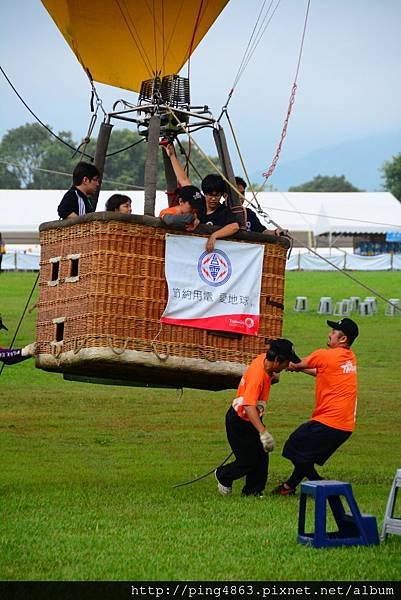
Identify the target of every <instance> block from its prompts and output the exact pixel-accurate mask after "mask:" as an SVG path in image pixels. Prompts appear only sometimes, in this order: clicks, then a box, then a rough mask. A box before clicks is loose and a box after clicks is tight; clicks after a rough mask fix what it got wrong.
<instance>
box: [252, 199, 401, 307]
mask: <svg viewBox="0 0 401 600" xmlns="http://www.w3.org/2000/svg"><path fill="white" fill-rule="evenodd" d="M258 206H259V207H260V205H259V203H258ZM258 212H260V214H262V215H263V216H264V217H265V218H266V219H268V220H269V223H272V224H273V225H276V227H280V225H278V224H277V223H276V222H275V221H274V220H273V219H272V218H271V217H270V216H269V215H268V214H267V213H266V212H265V211H263V210H262V209H260V210H259V211H258ZM291 237H292V239H293V240H294V241H296V242H298V244H300V245H301V246H302V247H303V248H306V249H307V250H309V252H312V254H314V255H315V256H317V257H319V258H321V259H322V260H323V261H324V262H326V263H327V264H328V265H330V266H332V267H334V269H336V270H337V271H339V272H340V273H342V274H343V275H344V276H345V277H348V278H349V279H351V280H352V281H353V282H354V283H356V284H357V285H359V286H361V287H363V288H365V289H366V290H368V291H369V292H371V293H372V294H374V295H375V296H377V297H378V298H380V299H381V300H383V301H384V302H386V304H389V305H390V306H394V307H395V309H396V310H398V311H399V312H401V309H400V308H399V307H397V306H395V305H394V304H393V303H392V302H390V301H389V299H388V298H386V297H385V296H383V294H380V292H378V291H377V290H375V289H374V288H372V287H370V286H369V285H367V284H366V283H363V282H362V281H360V280H359V279H358V278H357V277H355V276H354V275H351V273H349V272H347V271H345V270H344V269H341V268H340V267H338V266H337V265H336V264H334V263H333V262H331V261H330V260H329V259H328V258H326V257H324V256H322V255H321V254H319V252H317V251H316V250H314V249H313V248H311V247H310V246H308V244H305V243H304V242H303V241H302V240H300V239H299V238H297V237H296V236H295V235H293V234H292V233H291Z"/></svg>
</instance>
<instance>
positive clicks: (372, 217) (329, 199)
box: [258, 192, 401, 235]
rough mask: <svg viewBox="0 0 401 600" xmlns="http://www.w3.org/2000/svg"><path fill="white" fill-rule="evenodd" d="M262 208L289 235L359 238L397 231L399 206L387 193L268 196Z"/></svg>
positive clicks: (262, 199) (400, 214) (263, 196)
mask: <svg viewBox="0 0 401 600" xmlns="http://www.w3.org/2000/svg"><path fill="white" fill-rule="evenodd" d="M258 200H259V203H260V205H261V206H262V208H263V209H264V210H265V211H266V212H267V213H268V214H269V215H270V216H271V218H272V219H273V220H274V221H276V222H277V223H279V224H280V225H282V226H283V227H285V228H286V229H289V230H290V231H294V232H296V231H311V232H312V233H313V234H314V235H321V234H326V233H334V234H361V233H385V232H387V231H397V230H401V202H399V201H398V200H397V199H396V198H395V197H394V196H393V195H392V194H390V193H389V192H347V193H344V192H336V193H334V192H331V193H329V192H313V193H312V192H271V193H263V194H259V195H258Z"/></svg>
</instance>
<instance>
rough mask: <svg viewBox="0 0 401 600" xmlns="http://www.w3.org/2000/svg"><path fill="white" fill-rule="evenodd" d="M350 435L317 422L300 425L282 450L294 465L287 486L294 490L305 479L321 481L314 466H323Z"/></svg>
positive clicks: (347, 432)
mask: <svg viewBox="0 0 401 600" xmlns="http://www.w3.org/2000/svg"><path fill="white" fill-rule="evenodd" d="M350 435H351V432H350V431H343V430H341V429H334V428H333V427H328V426H327V425H324V424H323V423H320V422H319V421H308V422H307V423H303V424H302V425H300V427H298V429H296V430H295V431H293V433H292V434H291V435H290V437H289V438H288V440H287V441H286V443H285V444H284V448H283V456H284V457H285V458H288V459H289V460H290V461H291V462H292V463H293V465H294V471H293V472H292V475H291V477H290V478H289V479H288V480H287V481H286V483H287V485H289V487H291V488H292V489H295V488H296V487H297V485H299V483H301V481H302V480H303V479H304V478H305V477H306V479H309V480H314V481H315V480H319V479H322V477H321V476H320V475H319V473H318V472H317V471H316V469H315V464H316V463H317V464H318V465H324V463H325V462H326V460H328V459H329V458H330V456H331V455H332V454H333V453H334V452H335V451H336V450H337V449H338V448H339V447H340V446H341V445H342V444H343V443H344V442H345V441H346V440H347V439H348V438H349V437H350Z"/></svg>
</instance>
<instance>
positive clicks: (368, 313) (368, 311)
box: [359, 301, 373, 317]
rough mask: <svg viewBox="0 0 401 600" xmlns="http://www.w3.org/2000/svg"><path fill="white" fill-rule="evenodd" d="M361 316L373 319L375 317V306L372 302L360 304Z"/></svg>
mask: <svg viewBox="0 0 401 600" xmlns="http://www.w3.org/2000/svg"><path fill="white" fill-rule="evenodd" d="M359 314H360V315H361V317H372V316H373V306H372V303H371V302H365V301H364V302H361V303H360V304H359Z"/></svg>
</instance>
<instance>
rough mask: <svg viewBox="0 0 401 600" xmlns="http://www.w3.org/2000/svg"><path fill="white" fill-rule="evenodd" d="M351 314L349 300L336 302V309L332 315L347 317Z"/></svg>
mask: <svg viewBox="0 0 401 600" xmlns="http://www.w3.org/2000/svg"><path fill="white" fill-rule="evenodd" d="M350 313H351V300H348V299H347V298H344V299H343V300H340V301H339V302H336V307H335V309H334V312H333V315H336V316H339V317H347V316H348V315H349V314H350Z"/></svg>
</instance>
